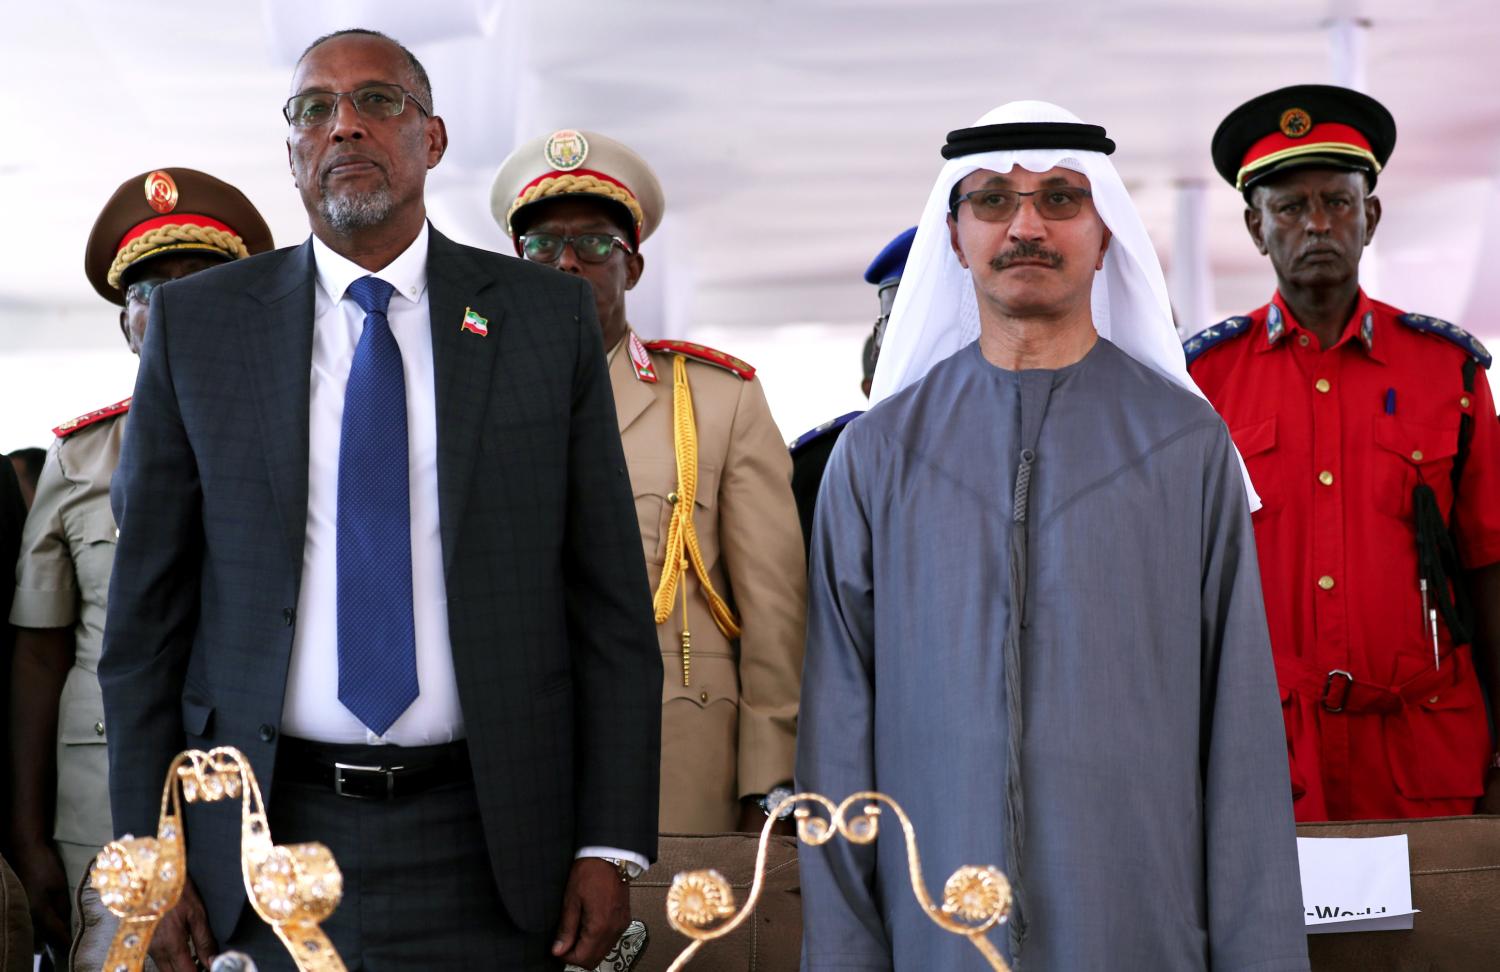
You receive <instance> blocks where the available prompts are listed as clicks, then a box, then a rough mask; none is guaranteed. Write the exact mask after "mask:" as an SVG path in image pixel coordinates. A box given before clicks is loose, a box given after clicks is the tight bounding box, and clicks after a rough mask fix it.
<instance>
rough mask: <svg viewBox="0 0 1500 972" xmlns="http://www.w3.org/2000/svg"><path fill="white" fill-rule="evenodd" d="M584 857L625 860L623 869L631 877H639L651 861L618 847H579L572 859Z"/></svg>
mask: <svg viewBox="0 0 1500 972" xmlns="http://www.w3.org/2000/svg"><path fill="white" fill-rule="evenodd" d="M584 857H617V858H619V859H620V860H622V861H624V862H625V870H627V871H629V872H630V877H631V878H632V879H634V878H638V877H640V876H641V875H642V874H643V873H645V871H646V868H648V867H650V866H651V862H650V861H648V860H646V859H645V858H644V857H642V856H641V855H639V854H637V853H634V852H633V851H628V850H621V849H620V848H618V847H580V848H578V853H577V854H574V855H573V859H574V860H578V859H580V858H584Z"/></svg>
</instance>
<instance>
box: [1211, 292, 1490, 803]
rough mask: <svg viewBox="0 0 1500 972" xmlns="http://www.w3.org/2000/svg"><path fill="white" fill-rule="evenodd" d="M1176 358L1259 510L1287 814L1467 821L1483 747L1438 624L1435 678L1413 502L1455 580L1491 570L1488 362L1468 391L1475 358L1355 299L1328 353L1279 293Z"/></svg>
mask: <svg viewBox="0 0 1500 972" xmlns="http://www.w3.org/2000/svg"><path fill="white" fill-rule="evenodd" d="M1185 350H1186V352H1187V356H1188V363H1189V370H1190V372H1191V374H1192V376H1193V378H1194V380H1195V381H1197V383H1198V386H1199V387H1200V388H1202V389H1203V392H1204V393H1205V394H1206V395H1207V396H1208V398H1209V400H1210V401H1211V402H1212V403H1213V404H1214V407H1215V408H1217V409H1218V411H1219V414H1220V415H1221V416H1223V418H1224V421H1225V423H1226V424H1227V425H1228V426H1229V430H1230V434H1231V435H1232V436H1233V438H1234V442H1235V445H1236V446H1238V447H1239V451H1240V454H1241V455H1242V456H1243V457H1244V459H1245V462H1246V464H1247V465H1248V467H1249V469H1250V478H1251V479H1252V480H1253V481H1254V484H1255V488H1256V490H1257V491H1258V492H1259V493H1260V497H1261V501H1262V502H1263V503H1264V506H1263V507H1262V508H1261V509H1260V510H1258V511H1256V513H1255V514H1254V516H1253V520H1254V524H1255V539H1256V546H1257V548H1258V551H1259V555H1260V567H1261V581H1262V586H1263V588H1264V591H1265V601H1266V618H1267V621H1268V623H1269V625H1270V630H1271V646H1272V650H1273V651H1274V653H1275V656H1276V673H1277V681H1278V682H1279V684H1280V688H1281V701H1282V713H1283V715H1284V716H1285V719H1286V732H1287V748H1288V752H1289V755H1290V759H1291V772H1292V789H1293V795H1294V799H1295V803H1294V807H1295V811H1296V817H1297V819H1298V820H1299V821H1307V820H1328V819H1332V820H1349V819H1363V818H1381V817H1419V816H1439V815H1446V814H1466V813H1472V812H1473V809H1474V803H1475V799H1476V798H1477V797H1479V796H1480V795H1481V794H1482V793H1483V788H1484V777H1485V772H1486V767H1487V765H1488V762H1489V754H1490V753H1491V745H1490V735H1489V729H1488V726H1487V723H1486V719H1485V706H1484V699H1483V694H1482V691H1481V688H1480V685H1479V681H1478V679H1477V677H1476V675H1475V672H1474V664H1473V660H1472V657H1471V655H1470V651H1469V647H1468V646H1467V645H1455V644H1453V643H1452V640H1451V638H1450V636H1449V632H1448V630H1447V627H1446V626H1445V625H1444V624H1443V622H1442V621H1441V620H1439V622H1438V641H1439V649H1440V655H1441V662H1440V664H1439V665H1437V666H1435V665H1434V660H1433V648H1432V629H1431V627H1430V626H1429V624H1428V623H1427V621H1426V620H1425V618H1424V616H1423V609H1422V595H1421V591H1420V589H1419V586H1418V563H1417V545H1416V529H1415V519H1414V515H1413V500H1412V490H1413V488H1414V487H1415V486H1416V485H1417V484H1418V483H1426V484H1428V485H1429V486H1431V487H1432V489H1433V491H1434V492H1435V493H1436V496H1437V500H1438V504H1439V509H1440V510H1441V512H1442V513H1443V515H1444V516H1445V517H1447V518H1448V522H1449V523H1450V524H1451V525H1452V527H1453V532H1454V533H1455V534H1456V535H1457V538H1458V552H1459V556H1460V558H1461V560H1462V562H1463V564H1464V566H1465V567H1466V568H1470V569H1472V568H1477V567H1482V566H1485V565H1488V564H1492V563H1495V562H1497V561H1500V423H1497V422H1496V418H1495V402H1494V399H1493V398H1492V397H1491V394H1490V388H1489V384H1488V383H1487V381H1486V380H1485V372H1484V370H1483V368H1474V369H1473V371H1474V375H1473V381H1472V384H1473V388H1472V390H1467V389H1465V387H1464V376H1463V370H1464V364H1465V361H1466V360H1468V359H1470V358H1473V359H1474V360H1475V361H1477V362H1478V363H1479V364H1482V365H1483V366H1484V367H1488V366H1489V355H1488V354H1487V353H1486V352H1485V350H1484V348H1483V347H1482V346H1481V345H1480V344H1479V342H1478V341H1476V340H1474V339H1473V338H1472V337H1470V336H1469V335H1467V334H1465V333H1464V332H1463V331H1461V330H1459V329H1458V328H1456V327H1454V326H1453V325H1451V324H1447V323H1446V322H1444V321H1438V320H1435V319H1433V318H1429V317H1422V316H1420V315H1410V314H1408V315H1403V314H1402V313H1401V312H1400V311H1398V310H1396V309H1395V308H1393V307H1390V306H1388V305H1386V304H1382V303H1379V302H1377V301H1373V300H1370V299H1369V297H1367V296H1365V294H1364V293H1363V292H1361V293H1360V296H1359V302H1358V304H1357V306H1356V307H1355V310H1354V314H1353V316H1352V317H1351V318H1350V320H1349V323H1348V325H1347V326H1346V327H1345V328H1344V332H1343V335H1342V337H1341V338H1340V339H1339V341H1338V343H1337V344H1335V345H1334V346H1333V347H1331V348H1328V349H1326V350H1325V349H1322V348H1321V347H1320V346H1319V343H1318V340H1317V338H1316V337H1315V336H1313V335H1312V334H1310V333H1309V332H1307V331H1305V330H1303V329H1302V328H1301V327H1300V326H1299V325H1298V324H1297V321H1296V320H1295V319H1294V318H1293V317H1292V314H1291V312H1290V311H1289V310H1288V309H1287V307H1286V304H1285V303H1284V302H1283V301H1282V298H1281V295H1280V294H1277V295H1276V297H1275V299H1274V300H1273V301H1272V302H1271V303H1270V304H1268V305H1266V306H1265V307H1261V308H1260V309H1258V310H1256V311H1255V312H1254V313H1253V314H1251V315H1249V316H1248V317H1234V318H1230V319H1229V320H1227V321H1224V322H1222V323H1221V324H1217V325H1214V327H1211V328H1208V329H1207V330H1205V331H1204V332H1202V333H1201V334H1199V335H1198V336H1196V337H1194V338H1193V339H1192V340H1190V341H1188V342H1187V345H1186V348H1185ZM1463 415H1469V416H1472V418H1473V424H1472V429H1473V431H1472V435H1471V438H1470V441H1469V452H1468V459H1467V462H1466V463H1465V465H1464V467H1463V470H1462V477H1461V480H1460V481H1459V484H1458V488H1457V491H1456V495H1455V489H1454V485H1453V480H1452V473H1453V463H1454V457H1455V454H1456V453H1457V451H1458V442H1459V421H1460V417H1461V416H1463ZM1336 710H1340V711H1336Z"/></svg>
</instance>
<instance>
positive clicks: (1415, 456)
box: [1411, 449, 1422, 462]
mask: <svg viewBox="0 0 1500 972" xmlns="http://www.w3.org/2000/svg"><path fill="white" fill-rule="evenodd" d="M1411 461H1412V462H1421V461H1422V450H1421V449H1413V450H1412V451H1411Z"/></svg>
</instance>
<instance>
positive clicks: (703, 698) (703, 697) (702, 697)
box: [698, 692, 708, 705]
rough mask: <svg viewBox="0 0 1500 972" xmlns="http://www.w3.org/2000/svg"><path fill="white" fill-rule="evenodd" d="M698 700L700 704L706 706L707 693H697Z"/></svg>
mask: <svg viewBox="0 0 1500 972" xmlns="http://www.w3.org/2000/svg"><path fill="white" fill-rule="evenodd" d="M698 699H699V700H700V701H701V702H702V703H703V704H704V705H707V704H708V693H707V692H699V693H698Z"/></svg>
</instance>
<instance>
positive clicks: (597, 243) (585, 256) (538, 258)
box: [521, 233, 631, 263]
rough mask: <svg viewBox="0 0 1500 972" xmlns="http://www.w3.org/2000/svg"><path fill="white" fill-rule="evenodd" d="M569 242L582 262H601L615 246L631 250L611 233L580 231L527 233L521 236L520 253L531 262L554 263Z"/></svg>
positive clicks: (628, 245) (627, 250)
mask: <svg viewBox="0 0 1500 972" xmlns="http://www.w3.org/2000/svg"><path fill="white" fill-rule="evenodd" d="M569 244H571V245H572V247H573V252H574V253H575V254H577V256H578V259H580V260H582V261H583V262H584V263H603V262H604V261H605V260H608V259H609V255H610V253H612V252H614V248H615V247H617V246H618V247H619V248H620V249H622V250H624V251H625V252H626V253H629V252H631V250H630V244H629V243H626V242H625V241H624V240H622V239H620V238H619V237H618V236H615V235H614V234H613V233H580V234H578V235H577V236H558V235H557V234H556V233H527V234H525V235H523V236H522V237H521V254H522V256H524V257H526V259H528V260H530V261H531V262H532V263H556V262H557V261H558V260H561V259H562V254H563V247H565V246H568V245H569Z"/></svg>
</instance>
